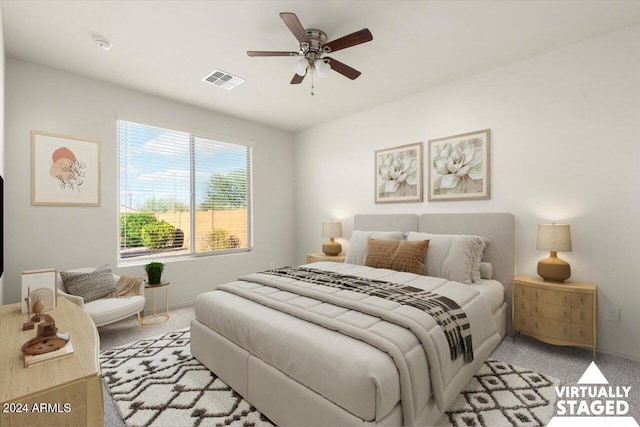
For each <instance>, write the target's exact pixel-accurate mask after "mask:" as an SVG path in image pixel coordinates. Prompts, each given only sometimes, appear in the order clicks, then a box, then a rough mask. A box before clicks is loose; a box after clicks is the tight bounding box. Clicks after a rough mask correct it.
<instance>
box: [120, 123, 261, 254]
mask: <svg viewBox="0 0 640 427" xmlns="http://www.w3.org/2000/svg"><path fill="white" fill-rule="evenodd" d="M118 147H119V172H120V182H119V186H120V189H119V195H120V203H119V204H120V212H119V215H118V217H119V221H118V222H119V233H120V257H119V259H120V260H122V261H124V262H126V261H135V260H144V259H157V258H163V259H167V258H175V257H183V256H194V255H214V254H219V253H228V252H238V251H248V250H251V246H252V241H251V240H252V239H251V237H252V233H251V194H252V191H251V189H252V186H251V147H250V146H248V145H241V144H237V143H230V142H226V141H220V140H216V139H212V138H206V137H204V136H201V135H194V134H192V133H189V132H181V131H176V130H171V129H163V128H159V127H153V126H147V125H143V124H139V123H133V122H128V121H123V120H119V121H118Z"/></svg>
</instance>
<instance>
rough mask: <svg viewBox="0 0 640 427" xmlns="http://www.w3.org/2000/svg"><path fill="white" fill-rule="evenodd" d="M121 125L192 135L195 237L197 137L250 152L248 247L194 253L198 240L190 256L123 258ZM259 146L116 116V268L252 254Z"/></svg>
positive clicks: (192, 230) (193, 223)
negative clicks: (255, 159) (255, 155)
mask: <svg viewBox="0 0 640 427" xmlns="http://www.w3.org/2000/svg"><path fill="white" fill-rule="evenodd" d="M121 122H127V123H132V124H136V125H140V126H148V127H154V128H159V129H166V130H169V131H175V132H183V133H187V134H189V165H190V166H189V187H190V188H189V190H190V197H189V219H190V220H189V223H190V224H189V228H190V235H191V236H195V227H196V221H195V213H196V212H197V210H195V209H194V208H195V205H196V196H197V195H196V191H195V179H196V171H195V148H194V145H195V144H194V141H195V138H202V139H209V140H214V141H218V142H223V143H227V144H235V145H239V146H243V147H245V148H246V149H247V207H246V210H247V247H245V248H232V249H222V250H215V251H207V252H195V239H193V238H192V239H191V240H190V242H189V247H188V250H189V252H188V253H183V254H177V255H165V256H162V255H161V254H158V255H144V256H139V257H129V258H122V256H121V255H122V251H121V248H120V223H121V218H122V215H121V212H120V207H121V206H122V204H121V203H122V200H121V197H120V196H121V187H120V186H121V182H120V175H121V168H122V164H121V143H120V124H121ZM255 147H256V144H255V143H254V142H253V141H249V140H245V139H241V138H236V137H231V136H228V135H221V134H215V133H212V132H207V131H202V130H197V129H193V128H188V127H185V126H180V125H174V124H167V123H159V122H155V121H153V120H148V119H140V118H135V117H131V116H121V115H117V116H116V150H117V177H116V186H117V204H116V208H117V218H118V219H117V229H116V230H117V233H116V248H117V266H118V267H120V266H133V265H144V264H147V263H149V262H152V261H155V262H175V261H183V260H188V259H197V258H203V257H212V256H213V257H215V256H219V255H229V254H240V253H249V252H251V251H253V247H254V230H253V193H254V191H253V150H254V149H255Z"/></svg>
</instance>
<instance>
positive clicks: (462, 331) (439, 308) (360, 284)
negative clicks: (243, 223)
mask: <svg viewBox="0 0 640 427" xmlns="http://www.w3.org/2000/svg"><path fill="white" fill-rule="evenodd" d="M262 274H267V275H271V276H279V277H288V278H291V279H295V280H300V281H303V282H307V283H313V284H317V285H324V286H330V287H332V288H338V289H342V290H349V291H354V292H359V293H362V294H366V295H370V296H376V297H380V298H384V299H386V300H390V301H394V302H397V303H400V304H403V305H408V306H411V307H415V308H417V309H420V310H422V311H424V312H425V313H427V314H429V315H430V316H431V317H433V319H434V320H435V321H436V322H437V324H438V326H440V328H442V330H443V331H444V334H445V336H446V337H447V342H448V343H449V351H450V353H451V360H455V359H457V358H458V357H460V356H463V357H464V361H465V363H469V362H472V361H473V345H472V341H471V330H470V326H469V320H468V319H467V315H466V314H465V312H464V311H463V310H462V308H460V306H459V305H458V304H457V303H456V302H455V301H453V300H452V299H450V298H447V297H445V296H442V295H438V294H436V293H433V292H429V291H425V290H423V289H420V288H416V287H413V286H408V285H404V284H399V283H393V282H385V281H382V280H375V279H366V278H362V277H358V276H350V275H346V274H340V273H336V272H333V271H324V270H316V269H314V268H305V267H282V268H278V269H274V270H268V271H265V272H263V273H262Z"/></svg>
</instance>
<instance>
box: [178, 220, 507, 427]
mask: <svg viewBox="0 0 640 427" xmlns="http://www.w3.org/2000/svg"><path fill="white" fill-rule="evenodd" d="M354 230H360V231H401V232H406V233H409V232H422V233H432V234H450V235H453V234H459V235H477V236H484V237H486V238H488V240H489V244H488V245H487V246H486V248H485V249H484V256H483V261H486V262H490V263H491V265H492V267H493V274H492V279H484V280H481V282H479V283H477V284H474V285H471V286H470V285H463V284H461V283H458V282H455V281H450V280H447V279H442V278H436V277H429V276H418V275H413V274H411V273H398V272H394V271H391V270H386V269H375V268H371V267H366V266H363V265H356V264H337V263H328V262H327V263H315V264H311V265H303V266H300V267H296V268H292V269H289V270H284V269H283V270H278V274H279V275H280V276H279V277H275V276H274V275H275V273H273V274H270V275H265V274H254V275H249V276H246V277H243V278H241V279H240V280H238V281H236V282H232V283H229V284H225V285H221V286H219V287H217V288H216V289H215V290H213V291H211V292H206V293H204V294H202V295H200V296H199V297H198V298H197V300H196V304H195V314H196V317H195V319H194V320H193V321H192V323H191V351H192V354H193V355H194V356H195V357H196V358H197V359H198V360H200V361H201V362H202V363H203V364H204V365H205V366H207V367H208V368H209V369H211V370H212V371H213V372H215V373H216V375H218V376H219V377H220V378H221V379H222V380H223V381H225V382H226V383H227V384H229V385H230V386H231V387H232V388H233V389H234V390H236V391H237V392H238V393H239V394H240V395H242V396H243V397H244V398H246V399H247V400H248V401H249V402H251V403H252V404H253V405H254V406H255V407H256V408H258V409H259V410H260V411H262V412H263V413H264V414H265V415H266V416H267V417H269V418H270V419H271V420H272V421H273V422H275V423H276V424H277V425H394V426H400V425H433V424H434V423H435V422H436V421H437V420H438V418H439V417H440V416H441V415H442V413H443V412H444V410H445V409H446V408H447V407H448V406H449V404H450V403H451V402H452V401H453V399H454V398H455V397H456V396H457V394H458V393H459V392H460V390H462V388H463V387H464V386H465V385H466V384H467V383H468V381H469V380H470V379H471V377H472V376H473V374H474V373H475V372H476V371H477V370H478V369H479V367H480V366H481V364H482V363H483V362H484V361H485V360H486V358H487V357H489V355H490V354H491V352H492V351H493V350H494V349H495V347H496V346H497V345H498V344H499V342H500V340H501V339H502V338H503V337H504V336H505V335H506V333H507V331H508V330H509V328H510V326H509V324H508V320H509V319H508V318H509V316H507V313H508V312H510V307H509V306H508V305H509V301H511V296H510V295H511V281H512V279H513V277H514V275H515V224H514V218H513V216H512V215H511V214H503V213H498V214H494V213H483V214H423V215H411V214H406V215H405V214H388V215H356V216H355V218H354ZM309 274H313V277H312V278H309V280H307V278H308V277H310V276H307V275H309ZM316 276H317V277H316ZM327 277H328V278H329V279H328V280H329V281H328V282H327V281H325V282H315V280H320V279H323V280H327ZM318 278H320V279H318ZM347 278H350V279H349V280H354V279H353V278H364V279H366V280H367V281H368V282H367V284H368V285H369V286H374V285H375V286H383V285H384V286H388V285H393V286H395V285H396V284H401V285H398V286H399V289H401V290H402V289H409V288H410V289H413V290H416V289H418V290H420V292H421V293H429V294H430V295H431V291H433V292H436V293H437V294H438V295H440V296H439V298H441V297H442V296H443V295H444V296H445V298H449V299H450V300H455V301H456V303H458V304H459V308H460V309H461V310H462V311H463V312H464V314H465V316H466V317H465V322H466V320H468V325H469V326H468V330H469V336H470V337H472V339H473V345H472V349H471V351H470V352H469V349H468V348H469V345H467V350H464V344H462V347H460V348H463V350H460V349H459V348H458V347H456V345H453V344H452V341H453V342H456V343H458V344H460V342H462V341H465V340H462V339H459V340H458V341H456V339H454V338H451V337H450V336H449V334H448V333H447V331H445V330H444V329H442V330H441V326H442V324H441V323H438V322H435V321H434V320H433V319H432V318H431V317H429V316H426V315H424V314H423V313H422V312H419V310H405V307H404V306H399V305H402V304H398V303H397V301H391V302H389V301H386V300H385V301H382V300H380V299H379V298H378V297H377V296H375V295H373V296H372V295H368V296H367V295H365V296H363V295H362V294H360V293H359V292H358V293H352V292H350V291H349V290H348V289H350V288H345V287H344V286H349V285H350V282H349V280H347ZM364 279H363V280H364ZM358 280H359V279H358ZM336 287H342V288H340V289H339V290H336V289H335V288H336ZM399 292H400V291H399ZM338 294H339V295H340V298H341V299H339V300H336V299H335V298H338V296H337V295H338ZM452 312H455V310H452ZM421 316H424V317H421ZM396 321H397V322H398V324H396V323H395V322H396ZM436 323H438V324H436ZM454 335H455V334H454ZM458 338H460V337H458ZM465 339H466V336H465ZM447 344H448V345H447ZM469 353H470V354H469ZM454 355H455V357H454Z"/></svg>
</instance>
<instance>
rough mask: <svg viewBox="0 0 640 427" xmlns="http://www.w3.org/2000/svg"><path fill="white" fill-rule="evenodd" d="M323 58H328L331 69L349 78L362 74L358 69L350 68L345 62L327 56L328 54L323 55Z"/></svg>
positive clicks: (355, 77) (353, 78)
mask: <svg viewBox="0 0 640 427" xmlns="http://www.w3.org/2000/svg"><path fill="white" fill-rule="evenodd" d="M324 59H328V60H329V66H330V67H331V69H332V70H333V71H337V72H338V73H340V74H342V75H343V76H345V77H349V78H350V79H351V80H355V79H357V78H358V77H360V74H362V73H361V72H360V71H358V70H356V69H355V68H351V67H349V66H348V65H347V64H345V63H342V62H340V61H338V60H336V59H333V58H329V57H328V56H325V57H324Z"/></svg>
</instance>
